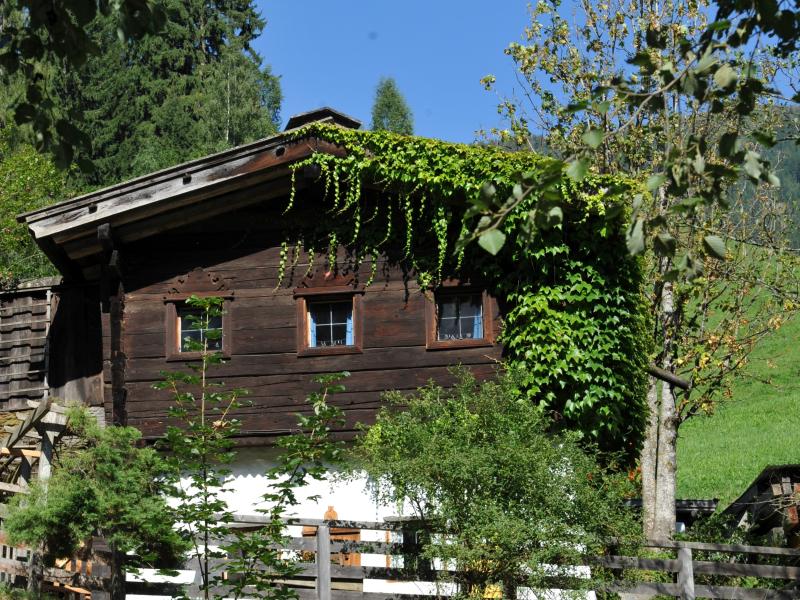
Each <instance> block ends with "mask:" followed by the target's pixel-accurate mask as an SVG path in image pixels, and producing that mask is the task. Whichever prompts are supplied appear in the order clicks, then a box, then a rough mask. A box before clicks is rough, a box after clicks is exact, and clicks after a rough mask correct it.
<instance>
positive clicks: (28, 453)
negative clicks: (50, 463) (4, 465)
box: [0, 446, 42, 458]
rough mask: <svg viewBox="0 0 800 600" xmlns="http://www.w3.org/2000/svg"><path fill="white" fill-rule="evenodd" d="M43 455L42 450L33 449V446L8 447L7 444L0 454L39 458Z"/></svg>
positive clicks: (0, 450) (0, 449)
mask: <svg viewBox="0 0 800 600" xmlns="http://www.w3.org/2000/svg"><path fill="white" fill-rule="evenodd" d="M41 455H42V452H41V450H33V449H32V448H7V447H5V446H3V447H2V448H0V456H14V457H19V456H24V457H25V458H39V457H40V456H41Z"/></svg>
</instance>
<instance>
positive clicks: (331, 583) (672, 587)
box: [221, 515, 800, 600]
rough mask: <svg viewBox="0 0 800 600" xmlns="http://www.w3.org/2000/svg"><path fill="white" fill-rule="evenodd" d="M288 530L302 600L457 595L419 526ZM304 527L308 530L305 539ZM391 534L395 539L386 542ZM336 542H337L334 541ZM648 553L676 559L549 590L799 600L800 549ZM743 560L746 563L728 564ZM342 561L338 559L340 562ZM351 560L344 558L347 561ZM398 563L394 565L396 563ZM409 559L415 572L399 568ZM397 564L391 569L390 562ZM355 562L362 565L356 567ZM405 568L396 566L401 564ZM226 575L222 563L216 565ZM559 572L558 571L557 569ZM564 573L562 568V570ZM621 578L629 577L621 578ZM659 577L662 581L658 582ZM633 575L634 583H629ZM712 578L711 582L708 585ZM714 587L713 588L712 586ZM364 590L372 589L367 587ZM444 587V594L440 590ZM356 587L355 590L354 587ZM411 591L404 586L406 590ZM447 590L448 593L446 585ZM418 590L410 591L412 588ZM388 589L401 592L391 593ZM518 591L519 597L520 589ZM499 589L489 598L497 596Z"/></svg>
mask: <svg viewBox="0 0 800 600" xmlns="http://www.w3.org/2000/svg"><path fill="white" fill-rule="evenodd" d="M236 520H237V523H236V526H238V527H254V526H257V525H258V524H263V523H266V522H267V519H266V518H265V517H263V516H248V515H238V516H237V519H236ZM287 524H288V525H291V526H294V528H295V529H296V528H297V527H304V529H305V532H306V533H305V535H300V536H298V535H296V534H295V535H293V536H292V537H291V538H290V539H289V540H288V542H287V543H286V544H284V545H283V546H282V549H283V550H291V551H294V552H300V553H302V556H303V557H304V558H305V559H308V555H309V554H310V553H313V558H314V562H313V563H309V562H305V563H300V564H299V565H298V567H299V568H300V570H299V573H298V574H297V575H296V576H295V577H294V578H293V580H292V581H291V582H285V584H286V585H287V586H289V587H292V588H293V589H294V591H295V592H296V593H297V594H298V596H299V598H300V599H301V600H389V599H396V600H430V599H431V598H432V597H447V596H451V595H453V594H454V593H455V592H456V591H457V587H456V586H455V585H454V584H453V583H452V581H453V580H454V579H457V576H458V575H459V573H458V572H455V571H452V570H445V569H442V568H438V569H437V568H434V567H433V565H432V564H431V563H430V562H427V563H425V561H424V560H422V561H421V560H420V555H419V550H420V546H419V541H418V536H417V534H418V533H419V531H420V529H419V525H418V524H417V523H415V522H413V521H410V520H392V521H386V522H369V521H344V520H320V519H292V520H288V521H287ZM309 528H314V536H313V537H310V536H309V534H308V532H309ZM353 531H358V532H359V533H364V532H367V531H371V532H372V533H373V536H372V537H373V538H374V537H376V536H375V535H374V534H375V533H378V534H380V533H382V534H384V535H385V536H386V538H387V539H386V540H385V541H378V540H375V539H371V540H370V539H367V540H365V539H358V540H353V539H348V540H342V539H340V536H341V532H348V533H350V534H352V532H353ZM390 535H394V536H396V537H400V538H401V540H399V541H398V540H397V539H395V540H394V541H389V539H388V537H389V536H390ZM337 538H339V539H337ZM647 548H648V549H651V550H658V551H663V552H673V553H674V554H675V557H674V558H649V557H639V556H616V555H608V556H598V557H586V559H585V560H584V561H583V564H582V565H573V566H574V567H583V568H588V569H592V568H597V567H601V568H603V569H607V570H610V571H612V572H613V573H615V574H616V576H617V579H618V580H617V581H613V582H595V583H592V582H591V579H589V577H590V576H591V575H590V574H589V573H587V574H586V575H585V578H583V579H582V578H581V577H575V576H562V577H556V576H554V577H552V578H551V580H550V581H548V584H550V583H552V586H553V588H554V589H556V588H557V589H595V590H597V591H601V590H602V591H608V592H618V593H619V592H623V593H628V594H642V595H656V594H658V595H665V596H673V597H676V598H681V599H682V600H692V599H694V598H719V599H736V600H756V599H758V600H767V599H776V600H782V599H789V598H800V587H797V582H798V581H800V566H796V565H798V564H800V550H794V549H790V548H775V547H765V546H747V545H742V544H711V543H702V542H682V541H672V540H661V541H658V540H656V541H649V542H648V543H647ZM359 553H360V554H361V555H368V556H372V557H373V558H374V557H375V556H378V557H381V556H382V558H383V560H385V566H376V565H369V564H366V565H361V564H357V565H353V564H343V563H344V562H347V560H352V558H353V556H354V555H358V554H359ZM708 553H719V554H723V555H728V556H727V558H726V560H710V559H709V558H708V557H702V558H701V559H698V558H697V554H708ZM733 555H744V556H745V558H746V559H747V560H749V561H750V562H741V561H734V560H733V559H734V558H739V557H736V556H733ZM343 557H344V558H343ZM348 557H349V558H348ZM398 558H399V560H398ZM763 558H767V559H771V560H774V559H776V558H780V559H782V560H784V562H786V561H793V562H794V563H795V564H794V565H776V564H759V563H757V562H753V561H757V560H760V559H763ZM408 559H411V560H410V563H412V564H413V565H414V566H415V567H411V568H409V565H408V564H407V563H405V561H406V560H408ZM395 561H396V562H395ZM358 562H360V561H358ZM400 562H403V564H402V565H400V564H399V563H400ZM221 567H222V568H224V561H223V562H222V563H221ZM560 567H561V568H565V567H564V565H560ZM566 568H568V566H567V567H566ZM646 572H649V573H653V572H655V573H662V574H665V575H666V576H669V577H671V578H672V581H671V582H658V581H652V579H654V577H650V578H649V579H651V581H647V579H648V577H646V576H645V575H644V573H646ZM623 573H624V574H625V575H626V576H627V577H626V579H622V575H623ZM665 575H662V576H661V577H662V578H663V577H664V576H665ZM632 576H633V578H631V577H632ZM732 577H739V578H741V577H752V578H759V579H761V580H778V581H783V584H780V585H782V589H768V588H748V587H742V586H736V585H727V584H725V582H724V581H723V584H720V585H717V584H716V582H717V581H719V580H724V579H725V578H732ZM711 578H713V579H711ZM579 579H582V581H580V587H577V586H576V587H574V588H570V581H572V582H576V581H577V580H579ZM712 581H713V582H714V583H711V582H712ZM368 583H372V584H373V585H371V586H369V589H368V587H367V584H368ZM442 583H444V584H445V586H444V591H443V588H442V587H440V584H442ZM354 584H356V587H355V588H354ZM409 584H410V585H409ZM448 584H449V586H450V587H449V589H447V585H448ZM415 587H416V588H417V589H416V590H414V588H415ZM392 588H400V589H397V590H393V589H392ZM520 591H522V590H520ZM499 593H500V588H499V587H498V588H497V589H496V590H494V591H493V592H492V594H493V595H492V597H493V598H497V597H499V596H498V595H497V594H499Z"/></svg>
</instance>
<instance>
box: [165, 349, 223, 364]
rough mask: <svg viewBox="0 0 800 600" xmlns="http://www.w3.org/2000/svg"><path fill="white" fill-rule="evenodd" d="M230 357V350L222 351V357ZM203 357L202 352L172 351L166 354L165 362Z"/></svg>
mask: <svg viewBox="0 0 800 600" xmlns="http://www.w3.org/2000/svg"><path fill="white" fill-rule="evenodd" d="M230 357H231V355H230V352H225V351H224V350H223V351H222V358H223V359H225V360H228V359H229V358H230ZM202 358H203V353H202V352H173V353H170V354H168V355H167V358H166V360H167V362H180V361H184V362H185V361H193V360H201V359H202Z"/></svg>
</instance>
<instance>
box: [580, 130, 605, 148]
mask: <svg viewBox="0 0 800 600" xmlns="http://www.w3.org/2000/svg"><path fill="white" fill-rule="evenodd" d="M583 142H584V143H585V144H586V145H587V146H589V147H590V148H597V147H598V146H599V145H600V144H602V143H603V132H602V131H600V130H599V129H590V130H589V131H587V132H586V133H584V134H583Z"/></svg>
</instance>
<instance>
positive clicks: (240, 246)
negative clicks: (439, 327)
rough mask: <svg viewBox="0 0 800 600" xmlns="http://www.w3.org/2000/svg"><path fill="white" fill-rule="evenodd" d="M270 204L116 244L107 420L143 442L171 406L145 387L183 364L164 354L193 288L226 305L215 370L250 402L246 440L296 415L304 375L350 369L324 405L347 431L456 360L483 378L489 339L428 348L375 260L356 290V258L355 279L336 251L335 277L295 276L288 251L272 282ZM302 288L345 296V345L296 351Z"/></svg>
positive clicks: (400, 288)
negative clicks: (387, 395)
mask: <svg viewBox="0 0 800 600" xmlns="http://www.w3.org/2000/svg"><path fill="white" fill-rule="evenodd" d="M281 206H283V203H274V202H273V203H269V202H268V203H264V204H261V205H255V206H252V207H248V208H246V209H240V210H236V211H233V212H231V213H227V214H225V215H222V216H218V217H215V218H213V219H209V220H205V221H198V222H196V223H193V224H189V225H185V226H183V227H180V228H177V229H173V230H170V231H166V232H164V233H161V234H158V235H154V236H152V237H149V238H147V239H146V240H142V241H140V242H135V243H132V244H128V245H126V246H124V247H123V248H122V249H121V253H122V261H123V264H124V270H123V272H124V276H123V278H122V280H121V282H120V283H121V291H122V295H121V301H120V302H112V303H111V306H110V307H109V311H108V313H106V314H105V315H104V335H103V339H104V365H105V369H104V381H105V399H106V407H107V410H108V413H109V414H108V417H109V418H111V419H114V420H116V421H119V422H126V423H128V424H129V425H133V426H136V427H138V428H139V429H141V430H142V432H143V433H144V435H145V436H146V437H152V436H158V435H159V434H160V433H161V432H162V431H163V428H164V424H165V421H166V417H167V411H168V408H169V406H170V403H171V401H170V397H169V394H168V393H166V392H164V391H158V390H154V389H153V387H152V386H153V384H154V383H155V382H157V381H159V380H160V379H161V376H160V373H161V372H162V371H164V370H171V369H180V368H182V366H183V362H184V360H183V358H184V357H183V356H181V355H180V354H178V355H175V353H174V352H171V346H172V345H173V344H174V340H175V337H174V333H172V329H171V325H172V323H173V319H174V318H175V311H174V305H175V303H178V302H180V301H181V300H183V299H185V298H186V297H187V296H188V295H190V294H192V293H198V294H201V295H202V294H210V295H218V296H221V297H224V298H225V299H226V314H225V315H224V317H223V328H224V338H225V339H224V345H225V348H224V351H225V353H226V355H228V356H229V361H228V362H227V364H225V365H223V366H222V367H219V368H218V369H217V370H216V372H215V375H217V376H219V377H220V378H222V379H224V381H225V382H226V385H227V386H228V387H237V388H244V389H247V390H249V392H250V395H249V396H248V400H249V403H250V404H251V405H250V406H249V407H247V408H245V409H242V411H241V417H242V420H243V431H242V434H243V436H245V437H259V438H263V437H274V436H276V435H280V434H284V433H287V432H289V431H291V430H292V429H293V428H294V427H295V424H296V417H295V416H294V415H295V413H297V412H302V411H303V410H305V408H306V406H305V404H304V402H305V398H306V396H307V395H308V393H309V392H311V391H312V390H314V389H316V387H317V385H316V384H315V383H313V381H312V379H313V378H314V377H315V376H317V375H321V374H324V373H331V372H336V371H345V370H346V371H349V372H350V373H351V376H350V377H349V378H348V379H347V380H346V381H345V385H346V387H347V391H346V392H345V393H343V394H341V395H338V396H337V397H336V399H335V402H336V403H337V404H339V405H340V406H341V407H342V408H343V409H344V411H345V414H346V424H345V427H344V431H343V433H344V434H345V435H347V434H349V433H350V432H352V431H353V430H354V429H355V425H356V423H358V422H363V423H368V422H370V421H371V420H372V418H373V416H374V414H375V410H376V409H377V408H378V407H379V406H380V394H381V392H383V391H385V390H393V389H394V390H411V389H414V388H416V387H418V386H421V385H424V384H425V383H427V382H428V381H429V380H431V379H433V380H435V381H438V382H442V383H447V382H448V381H450V375H449V373H448V368H449V367H450V366H451V365H456V364H463V365H469V366H470V368H471V369H472V370H473V372H474V373H475V374H476V376H478V377H487V376H490V375H491V374H492V373H493V372H494V369H495V365H496V361H497V360H498V359H499V357H500V352H501V348H500V346H499V345H498V344H493V343H489V342H484V343H481V344H474V345H472V347H454V348H447V347H446V346H445V347H443V346H442V345H441V344H439V345H432V344H430V343H428V340H427V339H426V333H427V331H426V311H428V310H429V306H430V305H431V302H432V301H431V297H430V296H431V295H430V294H427V295H426V294H423V293H422V292H421V291H420V290H419V288H418V286H417V285H416V282H415V281H414V280H413V278H409V276H408V274H405V273H403V271H402V269H401V268H400V267H399V266H398V265H392V264H390V263H389V262H388V261H386V260H382V261H381V263H380V264H379V265H378V269H377V275H376V277H375V281H374V282H373V283H372V284H371V285H370V286H368V287H365V286H364V285H363V282H364V281H365V280H366V279H367V278H368V276H369V272H370V270H371V265H370V264H369V263H365V264H363V265H362V266H361V268H360V272H359V273H354V272H353V268H352V265H349V262H350V261H349V260H348V258H347V257H346V255H345V253H344V250H342V251H341V253H340V257H341V260H340V261H339V264H338V272H337V273H336V274H333V273H331V274H330V275H329V276H328V278H327V279H326V277H325V274H324V273H322V271H323V270H324V269H325V267H324V266H323V265H322V264H321V263H323V261H322V260H321V259H320V258H319V257H318V258H317V263H320V264H319V266H316V267H315V268H314V269H312V273H311V274H310V275H309V276H306V273H307V271H308V257H307V256H306V255H305V254H303V255H301V256H300V257H298V259H297V261H296V262H295V261H294V260H293V258H294V257H292V256H290V257H289V263H294V266H292V265H291V264H289V265H288V266H287V268H286V272H285V277H284V279H283V281H282V282H280V285H279V284H278V277H279V264H280V242H281V240H282V239H284V237H285V235H286V231H285V230H284V229H283V227H282V220H281V215H280V210H279V207H281ZM311 216H312V215H309V218H311ZM359 281H360V282H362V283H359ZM309 290H313V292H314V293H321V294H330V295H332V296H329V297H333V298H336V297H350V296H352V295H353V294H355V295H356V297H357V304H356V311H355V315H354V316H355V319H356V320H357V324H356V328H357V329H356V331H357V337H358V338H359V340H358V343H357V344H356V345H355V348H353V349H350V348H325V349H319V350H321V352H318V353H308V352H304V349H303V347H302V337H303V336H302V333H300V334H298V332H302V328H303V321H302V315H303V310H302V308H300V309H299V307H302V306H303V304H302V303H303V302H304V299H305V298H306V293H308V292H309ZM486 304H487V306H488V307H489V311H487V312H489V313H490V314H491V316H490V317H489V321H487V323H490V325H489V326H488V327H489V330H490V331H488V332H487V336H486V337H487V338H489V339H495V338H496V335H497V333H498V328H499V313H498V310H497V306H496V303H495V302H494V301H493V300H488V301H487V303H486ZM487 316H488V315H487ZM117 328H118V331H116V332H115V330H116V329H117ZM359 330H360V331H359ZM117 336H119V340H116V338H117ZM117 344H119V350H115V346H116V345H117ZM121 394H122V395H124V397H122V398H120V395H121ZM112 413H113V414H112Z"/></svg>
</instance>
